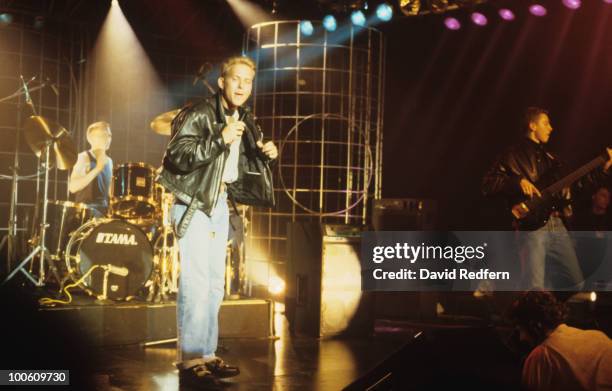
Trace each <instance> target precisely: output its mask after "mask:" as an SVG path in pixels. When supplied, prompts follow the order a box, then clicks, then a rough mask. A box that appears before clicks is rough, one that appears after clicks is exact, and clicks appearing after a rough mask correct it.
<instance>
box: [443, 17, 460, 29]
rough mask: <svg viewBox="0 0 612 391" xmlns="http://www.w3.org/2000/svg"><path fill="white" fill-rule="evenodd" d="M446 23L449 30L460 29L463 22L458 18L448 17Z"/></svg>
mask: <svg viewBox="0 0 612 391" xmlns="http://www.w3.org/2000/svg"><path fill="white" fill-rule="evenodd" d="M444 25H445V26H446V28H447V29H449V30H459V29H460V28H461V23H459V21H458V20H457V19H456V18H446V19H444Z"/></svg>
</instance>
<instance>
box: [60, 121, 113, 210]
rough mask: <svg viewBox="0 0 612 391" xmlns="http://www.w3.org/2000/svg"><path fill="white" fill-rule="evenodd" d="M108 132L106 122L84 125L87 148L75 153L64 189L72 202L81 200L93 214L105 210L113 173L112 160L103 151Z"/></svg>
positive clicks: (108, 140)
mask: <svg viewBox="0 0 612 391" xmlns="http://www.w3.org/2000/svg"><path fill="white" fill-rule="evenodd" d="M111 139H112V133H111V128H110V124H109V123H108V122H104V121H99V122H94V123H93V124H91V125H89V127H88V128H87V142H88V143H89V146H90V148H89V150H86V151H83V152H81V153H79V156H78V159H77V162H76V164H75V165H74V168H73V169H72V174H71V175H70V179H69V181H68V190H69V191H70V193H71V194H74V200H75V201H76V202H82V203H85V204H87V205H88V206H90V207H91V208H93V209H94V210H95V215H96V216H95V217H102V216H103V215H105V214H106V212H107V210H108V202H109V198H110V185H111V180H112V176H113V160H112V159H111V158H110V157H109V156H108V155H107V154H106V151H108V149H109V148H110V144H111Z"/></svg>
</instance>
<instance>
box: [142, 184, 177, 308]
mask: <svg viewBox="0 0 612 391" xmlns="http://www.w3.org/2000/svg"><path fill="white" fill-rule="evenodd" d="M171 205H172V198H171V195H170V194H165V193H164V194H163V195H162V202H161V234H160V236H159V237H158V239H157V240H156V241H155V246H154V247H155V248H156V253H158V254H159V255H155V257H156V258H157V260H158V262H157V275H156V276H155V280H154V281H153V283H152V285H151V286H150V288H149V289H150V294H149V300H150V301H155V302H159V301H162V302H164V301H167V300H168V294H169V293H176V292H177V291H178V273H177V272H178V270H177V269H178V251H177V249H176V238H173V241H172V245H170V244H169V240H168V239H169V236H170V235H174V230H173V229H172V222H171V221H170V206H171ZM160 241H161V246H159V247H158V245H159V242H160ZM157 248H159V250H157Z"/></svg>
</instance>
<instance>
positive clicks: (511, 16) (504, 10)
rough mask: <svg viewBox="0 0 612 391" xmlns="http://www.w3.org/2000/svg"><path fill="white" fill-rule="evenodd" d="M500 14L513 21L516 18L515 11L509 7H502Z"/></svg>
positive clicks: (503, 17)
mask: <svg viewBox="0 0 612 391" xmlns="http://www.w3.org/2000/svg"><path fill="white" fill-rule="evenodd" d="M499 16H500V18H502V19H503V20H507V21H511V20H514V12H512V11H511V10H509V9H508V8H502V9H500V10H499Z"/></svg>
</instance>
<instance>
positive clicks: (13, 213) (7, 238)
mask: <svg viewBox="0 0 612 391" xmlns="http://www.w3.org/2000/svg"><path fill="white" fill-rule="evenodd" d="M20 79H21V82H22V86H21V87H19V89H18V90H17V91H15V92H14V93H12V94H11V95H8V96H5V97H4V98H0V103H1V102H5V101H8V100H10V99H13V98H16V97H19V96H21V95H25V96H26V104H27V105H28V106H30V108H31V109H32V112H33V113H34V115H36V109H35V108H34V105H33V104H32V99H31V98H30V91H36V90H40V89H42V88H44V87H46V83H43V84H41V85H40V86H36V87H33V88H30V89H28V84H30V82H32V81H33V80H34V79H36V76H34V77H32V78H31V79H30V80H28V81H27V82H26V81H25V80H24V79H23V76H22V75H20ZM18 107H19V112H20V113H21V110H22V104H19V105H18ZM18 121H19V122H18V123H17V142H16V145H15V155H14V158H13V167H11V173H12V175H11V176H12V178H11V201H10V207H9V222H8V223H9V225H8V231H7V233H6V234H5V235H4V236H3V237H2V241H1V242H0V250H2V249H3V248H4V245H5V244H6V246H7V249H6V250H7V257H6V270H7V271H8V270H11V264H12V262H13V259H14V257H15V252H16V250H15V246H16V241H17V231H18V228H17V182H18V177H19V175H18V172H19V139H20V137H19V130H20V129H21V114H20V115H19V117H18ZM37 174H40V173H37Z"/></svg>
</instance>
